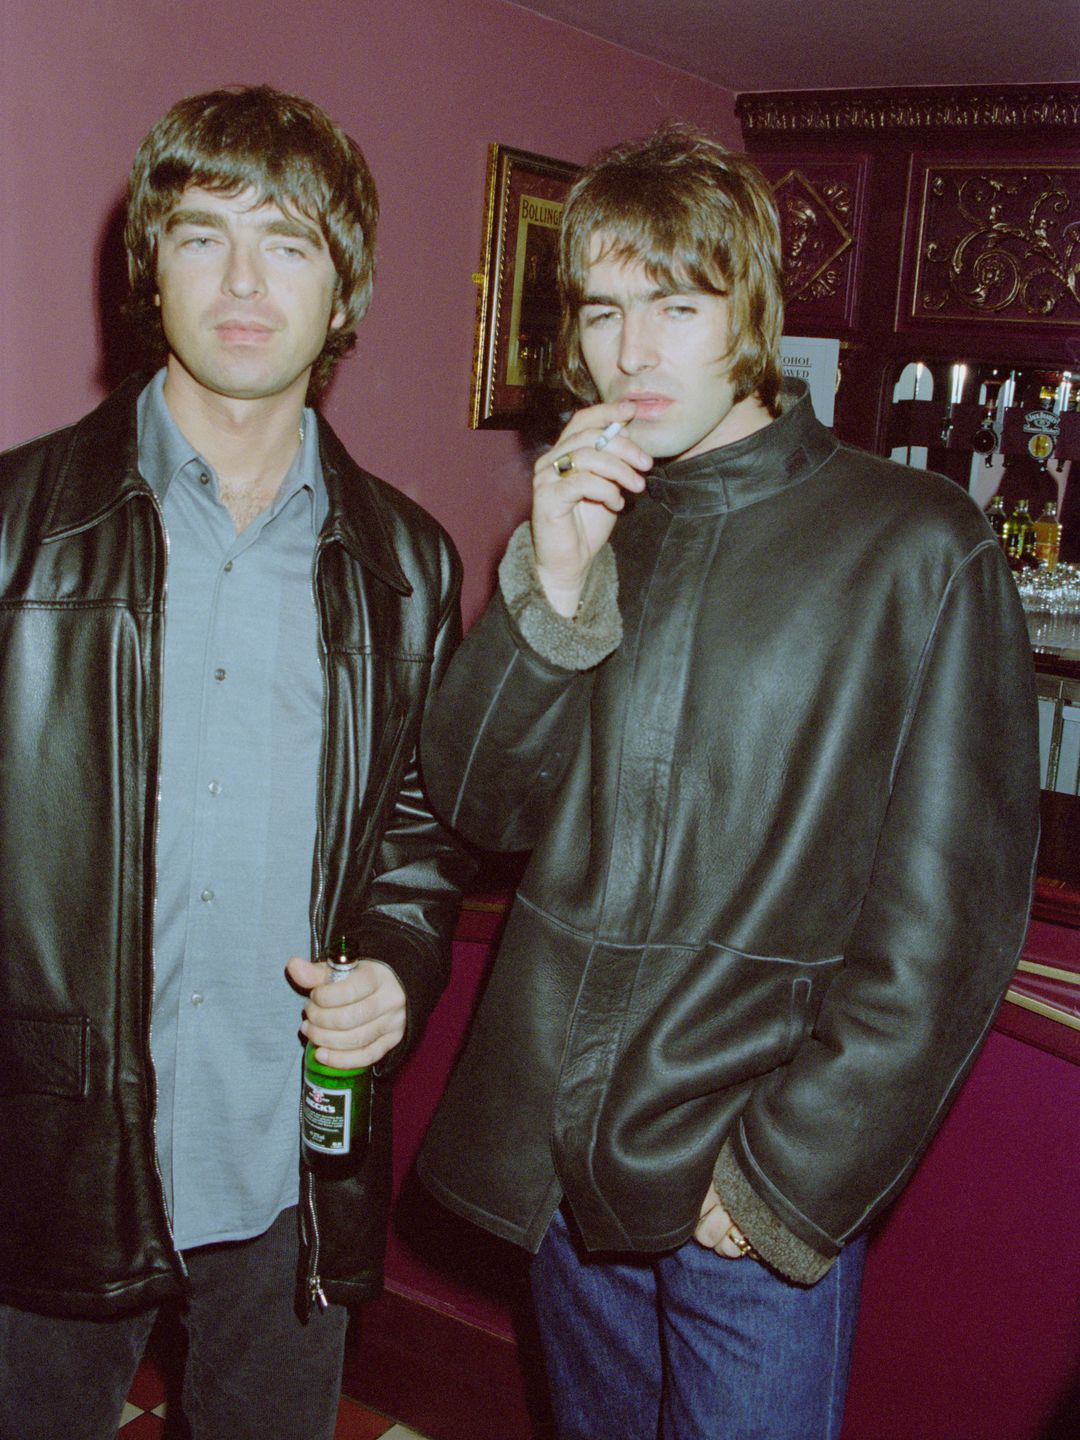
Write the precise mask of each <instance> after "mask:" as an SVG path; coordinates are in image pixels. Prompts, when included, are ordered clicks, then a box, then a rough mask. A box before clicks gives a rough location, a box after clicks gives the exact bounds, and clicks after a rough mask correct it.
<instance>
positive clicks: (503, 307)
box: [469, 144, 578, 430]
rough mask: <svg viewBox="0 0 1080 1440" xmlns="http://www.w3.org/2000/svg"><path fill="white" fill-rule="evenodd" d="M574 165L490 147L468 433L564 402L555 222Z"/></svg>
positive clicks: (507, 424) (512, 424)
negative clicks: (558, 349)
mask: <svg viewBox="0 0 1080 1440" xmlns="http://www.w3.org/2000/svg"><path fill="white" fill-rule="evenodd" d="M577 172H578V167H577V166H576V165H569V164H567V163H565V162H564V161H562V160H553V159H551V158H550V157H549V156H547V155H534V154H532V153H530V152H529V151H528V150H513V149H511V148H510V147H509V146H507V145H498V144H493V145H490V146H489V147H488V168H487V186H486V191H485V201H484V262H483V269H482V271H480V272H479V273H478V274H477V275H476V276H475V277H474V278H475V279H476V282H477V285H478V287H479V293H478V295H477V317H476V338H475V345H474V356H473V383H472V397H471V406H470V415H469V424H470V426H471V428H472V429H474V430H477V429H489V430H520V429H525V428H527V427H528V426H529V424H530V422H531V421H534V420H537V419H540V418H542V417H543V416H545V415H550V414H551V413H552V412H553V411H554V410H556V409H557V408H558V403H559V397H560V396H562V395H565V391H563V390H562V387H561V384H560V382H559V379H558V374H557V371H556V368H555V350H556V342H557V339H558V328H559V294H558V287H557V283H556V276H555V267H556V260H557V253H558V231H559V221H560V219H561V216H562V206H563V201H564V200H565V198H566V192H567V191H568V190H569V188H570V185H571V183H572V181H573V179H574V177H575V176H576V174H577Z"/></svg>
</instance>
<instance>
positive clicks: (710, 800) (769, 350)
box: [421, 127, 1038, 1440]
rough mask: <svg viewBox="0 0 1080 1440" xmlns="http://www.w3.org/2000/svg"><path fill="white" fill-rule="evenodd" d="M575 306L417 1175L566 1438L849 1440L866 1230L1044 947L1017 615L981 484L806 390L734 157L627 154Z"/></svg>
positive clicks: (449, 719) (450, 777) (577, 235)
mask: <svg viewBox="0 0 1080 1440" xmlns="http://www.w3.org/2000/svg"><path fill="white" fill-rule="evenodd" d="M560 285H561V289H562V296H563V301H564V331H563V352H564V373H565V375H566V378H567V381H568V384H569V385H570V387H571V389H572V390H574V392H575V393H576V394H577V396H578V397H579V398H580V399H581V400H582V401H584V406H585V408H583V409H581V410H579V411H578V412H577V413H576V414H575V415H573V416H572V418H571V419H570V421H569V423H568V424H567V425H566V427H565V429H564V430H563V432H562V434H561V435H560V437H559V439H558V440H557V441H556V443H555V445H554V446H553V447H552V448H551V449H550V450H549V451H547V452H546V453H545V454H543V455H541V456H540V458H539V459H538V461H537V463H536V468H535V476H534V495H533V508H532V517H531V522H530V524H527V525H524V526H522V527H521V529H520V530H519V531H517V532H516V533H515V535H514V536H513V538H512V540H511V543H510V547H509V549H508V551H507V554H506V557H505V558H504V560H503V562H502V566H501V568H500V590H499V593H498V595H497V596H496V598H495V599H494V600H493V601H492V603H491V605H490V606H489V608H488V610H487V611H486V613H485V614H484V616H483V617H482V618H481V620H480V621H479V622H478V624H477V625H476V626H475V628H474V629H473V631H472V632H471V633H470V635H469V636H468V637H467V638H466V640H465V642H464V643H463V645H462V648H461V649H460V650H459V652H458V654H457V656H456V657H455V659H454V661H453V663H452V664H451V666H450V669H449V671H448V674H447V677H446V680H445V681H444V683H443V685H442V687H441V690H440V693H439V695H438V697H437V699H436V701H435V704H434V706H433V708H432V711H431V713H430V716H429V722H428V726H427V728H426V731H425V743H426V744H427V745H430V746H431V747H432V753H436V752H437V753H438V756H439V771H438V774H437V775H434V774H433V775H432V780H433V787H432V796H433V799H434V801H435V804H436V806H437V808H438V809H439V811H440V813H441V814H442V815H443V816H444V818H445V819H446V820H447V821H448V822H450V823H451V824H453V825H455V826H458V827H459V828H460V829H461V830H462V831H463V832H464V833H465V834H466V835H468V836H469V837H470V838H471V839H473V840H475V841H477V842H479V843H481V844H484V845H487V846H490V847H492V848H504V849H518V850H529V851H531V857H530V861H529V864H528V867H527V869H526V871H525V875H524V879H523V881H522V884H521V887H520V890H519V892H518V895H517V898H516V901H515V904H514V907H513V909H512V911H511V913H510V916H509V919H508V922H507V926H506V931H505V934H504V936H503V940H502V944H501V947H500V953H499V956H498V959H497V961H496V963H495V968H494V971H493V974H492V977H491V980H490V982H489V984H488V986H487V988H486V990H485V994H484V998H483V1001H482V1004H481V1006H480V1009H479V1012H478V1015H477V1018H476V1021H475V1023H474V1026H473V1030H472V1033H471V1036H470V1039H469V1043H468V1045H467V1047H466V1049H465V1052H464V1054H463V1057H462V1059H461V1061H460V1062H459V1065H458V1068H457V1070H456V1072H455V1074H454V1076H453V1077H452V1080H451V1083H450V1086H449V1089H448V1091H447V1094H446V1096H445V1098H444V1100H443V1103H442V1106H441V1109H440V1111H439V1113H438V1114H437V1116H436V1118H435V1121H434V1124H433V1126H432V1128H431V1130H430V1132H429V1134H428V1137H427V1140H426V1142H425V1147H424V1150H423V1152H422V1155H421V1173H422V1175H423V1177H424V1179H425V1180H426V1182H427V1184H428V1185H429V1186H430V1187H431V1189H432V1190H433V1191H434V1193H435V1194H436V1195H437V1196H439V1197H440V1199H442V1200H443V1201H444V1202H445V1203H446V1204H447V1205H449V1206H450V1207H451V1208H453V1209H454V1210H456V1211H458V1212H459V1213H461V1214H463V1215H466V1216H468V1217H470V1218H471V1219H473V1220H474V1221H475V1222H476V1223H477V1224H479V1225H482V1226H485V1227H487V1228H488V1229H490V1230H492V1231H494V1232H495V1233H496V1234H498V1235H501V1236H503V1237H504V1238H506V1239H509V1240H512V1241H516V1242H517V1243H519V1244H521V1245H523V1246H525V1247H527V1248H528V1249H530V1250H532V1251H534V1252H535V1258H534V1260H533V1264H532V1272H531V1273H532V1288H533V1294H534V1298H535V1302H536V1308H537V1314H538V1318H539V1324H540V1332H541V1338H542V1341H543V1345H544V1353H545V1358H546V1361H547V1368H548V1376H549V1380H550V1382H551V1389H552V1394H553V1399H554V1405H555V1411H556V1417H557V1420H558V1433H559V1435H560V1437H561V1440H584V1437H589V1440H611V1437H613V1436H618V1437H619V1440H656V1437H657V1436H658V1435H660V1436H663V1437H664V1440H706V1437H710V1440H721V1437H723V1440H749V1437H751V1436H756V1437H762V1440H811V1437H813V1440H824V1437H833V1440H834V1437H836V1436H837V1435H838V1433H839V1427H840V1423H841V1417H842V1412H843V1401H844V1393H845V1386H846V1382H847V1372H848V1362H849V1356H850V1350H851V1342H852V1336H853V1332H854V1323H855V1317H856V1310H857V1305H858V1295H859V1286H860V1277H861V1270H862V1263H863V1253H864V1248H865V1232H866V1228H867V1226H868V1225H869V1224H870V1222H871V1221H872V1220H873V1218H874V1217H875V1215H877V1214H879V1213H880V1212H881V1211H882V1209H883V1208H884V1207H885V1206H886V1205H887V1204H888V1203H889V1202H890V1201H891V1200H892V1199H893V1198H894V1197H895V1195H896V1194H897V1193H898V1191H899V1189H900V1188H901V1186H902V1185H903V1184H904V1182H905V1181H906V1179H907V1178H908V1176H909V1175H910V1173H911V1171H912V1170H913V1168H914V1167H915V1165H916V1164H917V1162H918V1160H919V1157H920V1156H921V1154H922V1153H923V1151H924V1150H925V1148H926V1146H927V1144H928V1143H929V1141H930V1138H931V1136H932V1135H933V1133H934V1131H935V1129H936V1127H937V1126H938V1124H939V1123H940V1121H941V1119H942V1117H943V1115H944V1113H945V1111H946V1109H947V1106H948V1104H949V1102H950V1101H951V1099H952V1097H953V1096H954V1095H955V1093H956V1091H957V1088H958V1086H959V1085H960V1082H961V1081H962V1079H963V1077H964V1075H965V1074H966V1073H967V1070H968V1068H969V1066H970V1065H971V1063H972V1061H973V1059H974V1057H975V1054H976V1052H977V1050H978V1047H979V1044H980V1043H981V1041H982V1039H983V1037H984V1035H985V1034H986V1031H987V1028H988V1027H989V1025H990V1022H991V1020H992V1018H993V1015H994V1011H995V1008H996V1006H997V1003H998V1001H999V999H1000V997H1001V994H1002V992H1003V990H1004V987H1005V985H1006V983H1007V980H1008V978H1009V975H1010V973H1011V971H1012V969H1013V966H1014V964H1015V961H1016V958H1017V955H1018V952H1019V949H1020V945H1021V942H1022V940H1023V936H1024V930H1025V925H1026V918H1027V910H1028V903H1029V896H1030V888H1031V881H1032V870H1033V858H1034V852H1035V844H1036V832H1037V791H1038V768H1037V755H1036V740H1035V701H1034V687H1033V682H1032V665H1031V655H1030V649H1029V646H1028V642H1027V634H1026V630H1025V626H1024V618H1023V614H1022V612H1021V609H1020V605H1019V603H1018V600H1017V596H1016V591H1015V587H1014V585H1013V582H1012V579H1011V577H1010V575H1009V572H1008V570H1007V569H1006V567H1005V565H1004V563H1003V560H1002V556H1001V553H1000V550H999V547H998V546H997V544H996V542H995V540H994V537H993V535H992V534H991V533H990V530H989V529H988V527H987V525H986V523H985V521H984V520H983V518H982V516H981V515H980V514H979V512H978V510H977V508H976V507H975V506H974V505H973V504H972V503H971V501H970V500H969V499H968V497H967V496H966V495H965V494H964V493H963V492H962V491H961V490H960V489H959V488H957V487H956V486H954V485H952V484H951V483H950V482H949V481H947V480H944V479H942V478H941V477H938V476H934V475H927V474H923V473H920V472H915V471H911V470H908V469H904V468H902V467H899V466H896V465H892V464H890V463H887V462H885V461H883V460H879V459H877V458H876V457H874V456H870V455H867V454H863V453H861V452H858V451H853V450H851V449H849V448H848V447H846V446H844V445H842V444H840V443H839V442H838V441H837V440H836V439H835V438H834V436H833V435H832V434H830V432H829V431H828V430H826V429H825V428H824V427H822V426H821V425H820V424H818V422H817V421H816V420H815V418H814V415H813V413H812V411H811V408H810V404H809V399H808V396H807V393H806V387H805V386H803V385H801V384H795V383H793V384H786V385H783V386H782V385H781V376H780V371H779V364H778V357H777V352H778V344H779V339H780V333H781V325H782V304H781V276H780V246H779V235H778V230H777V224H776V218H775V213H774V210H773V206H772V201H771V197H770V195H769V191H768V187H767V185H766V183H765V181H764V180H763V178H762V177H761V176H760V174H759V173H758V172H757V171H756V170H755V169H754V167H753V166H752V165H751V164H750V163H749V162H748V161H747V160H746V159H745V157H743V156H740V155H735V154H731V153H729V152H727V151H725V150H724V149H722V147H720V146H719V145H717V144H715V143H714V142H712V141H711V140H709V139H708V138H706V137H705V136H703V135H700V134H698V133H696V132H694V131H691V130H688V129H683V128H681V127H668V128H665V129H664V130H662V131H660V132H659V133H658V134H656V135H654V136H651V137H649V139H647V140H645V141H642V142H640V143H632V144H628V145H625V146H619V147H616V149H614V150H613V151H610V152H608V153H607V154H605V155H602V156H601V157H600V158H599V159H598V160H597V161H595V162H594V163H593V164H592V165H591V166H589V167H588V168H587V169H586V170H585V171H584V172H583V174H582V175H581V176H580V177H579V179H578V180H577V181H576V183H575V185H574V186H573V187H572V189H571V191H570V194H569V197H568V200H567V203H566V206H565V209H564V213H563V222H562V235H561V245H560Z"/></svg>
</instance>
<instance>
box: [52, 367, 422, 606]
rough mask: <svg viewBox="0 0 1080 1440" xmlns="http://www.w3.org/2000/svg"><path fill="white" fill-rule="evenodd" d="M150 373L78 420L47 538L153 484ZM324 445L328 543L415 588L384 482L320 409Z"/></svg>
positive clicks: (92, 520)
mask: <svg viewBox="0 0 1080 1440" xmlns="http://www.w3.org/2000/svg"><path fill="white" fill-rule="evenodd" d="M149 380H150V376H149V375H146V374H138V375H133V376H131V377H130V379H128V380H125V381H124V383H123V384H122V385H121V386H120V388H119V389H118V390H115V391H113V393H112V394H111V395H109V396H108V397H107V398H106V399H105V400H103V401H102V403H101V404H100V405H99V406H98V407H97V409H96V410H92V411H91V412H90V414H89V415H86V416H84V417H83V419H82V420H80V421H79V422H78V424H77V425H75V426H74V427H73V428H72V431H71V438H70V441H69V443H68V446H67V449H66V451H65V452H64V454H63V455H62V457H61V459H60V463H59V467H58V470H57V478H56V484H55V486H54V489H53V494H52V499H51V501H50V503H49V509H48V512H47V514H46V517H45V524H44V527H43V539H45V540H50V539H56V538H59V537H60V536H62V535H66V534H72V533H74V532H76V531H79V530H85V529H87V528H88V527H89V526H91V525H95V524H97V523H98V522H99V521H101V520H103V519H104V518H105V516H106V515H108V514H110V513H111V512H112V511H113V510H115V509H116V508H117V507H118V506H120V505H123V504H125V503H126V502H127V501H128V500H130V499H131V498H132V497H133V496H135V495H144V496H152V494H153V492H152V490H151V488H150V486H149V485H148V484H147V482H146V481H145V480H144V479H143V477H142V475H140V473H139V457H138V420H137V405H138V399H139V395H140V394H141V392H142V390H143V387H144V386H145V385H147V384H148V383H149ZM318 418H319V446H320V454H321V457H322V465H323V476H324V478H325V481H326V492H327V497H328V499H329V502H330V509H329V513H328V515H327V517H326V523H325V524H324V526H323V529H322V534H321V536H320V545H323V544H326V543H327V542H329V541H334V540H336V541H338V542H339V543H340V544H342V545H344V547H345V548H346V549H347V550H348V551H349V553H350V554H351V555H352V556H354V558H355V559H356V560H358V561H359V563H360V564H361V565H363V566H364V567H365V569H367V570H370V571H371V573H372V574H374V575H377V576H378V578H379V579H380V580H382V581H383V582H384V583H385V584H387V585H389V586H390V587H391V589H393V590H397V591H398V592H399V593H400V594H402V595H408V594H410V593H411V591H412V587H411V585H410V584H409V582H408V580H407V579H406V578H405V574H404V572H403V570H402V568H401V565H400V563H399V561H398V558H397V555H396V553H395V550H394V547H393V544H392V542H391V539H390V533H391V532H390V526H389V522H388V517H387V513H386V506H385V502H384V501H383V499H382V496H381V494H380V493H379V484H378V482H377V481H376V480H375V479H374V477H373V476H371V475H369V474H368V473H367V471H366V470H362V469H361V468H360V466H359V465H357V464H356V462H355V461H354V460H353V459H352V457H351V456H350V455H349V453H348V452H347V451H346V449H345V447H344V446H343V445H342V443H341V441H340V440H339V439H338V438H337V436H336V435H335V434H334V432H333V430H332V429H331V428H330V426H329V425H328V424H327V422H326V421H325V420H324V419H323V417H322V416H321V415H320V416H319V417H318Z"/></svg>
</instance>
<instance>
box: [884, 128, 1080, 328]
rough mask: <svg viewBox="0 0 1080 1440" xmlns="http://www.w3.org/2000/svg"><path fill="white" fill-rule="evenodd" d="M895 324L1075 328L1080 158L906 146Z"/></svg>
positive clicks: (1078, 323)
mask: <svg viewBox="0 0 1080 1440" xmlns="http://www.w3.org/2000/svg"><path fill="white" fill-rule="evenodd" d="M908 208H909V216H910V217H911V221H912V223H911V224H910V225H909V232H908V241H907V245H906V247H905V249H906V254H905V263H904V285H903V287H902V294H903V295H904V297H905V299H904V300H903V301H902V305H901V311H900V316H899V317H898V318H899V320H900V326H901V328H910V327H921V326H923V325H925V324H938V323H941V322H947V323H951V324H955V323H956V322H958V321H960V322H963V323H964V324H965V325H972V324H976V325H994V326H1001V325H1017V326H1026V327H1031V328H1037V329H1043V328H1044V327H1046V326H1063V327H1066V326H1067V327H1070V328H1071V329H1072V330H1073V331H1074V332H1075V331H1076V330H1077V329H1078V328H1080V164H1077V163H1076V162H1075V161H1073V162H1072V163H1069V162H1063V163H1062V164H1060V165H1059V164H1053V163H1050V164H1048V163H1047V160H1046V158H1045V157H1043V158H1040V159H1039V160H1037V161H1030V162H1024V161H1022V160H1016V159H1014V158H1011V157H1010V158H1009V159H1007V160H1000V161H995V160H994V158H992V157H991V158H988V159H986V160H982V161H980V162H979V163H971V162H967V163H955V162H942V161H940V160H932V159H929V158H927V157H924V156H914V157H913V158H912V165H911V177H910V183H909V189H908Z"/></svg>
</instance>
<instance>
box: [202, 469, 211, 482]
mask: <svg viewBox="0 0 1080 1440" xmlns="http://www.w3.org/2000/svg"><path fill="white" fill-rule="evenodd" d="M199 484H200V485H209V484H210V476H209V475H207V473H206V471H205V470H204V471H203V472H202V474H201V475H200V476H199Z"/></svg>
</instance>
